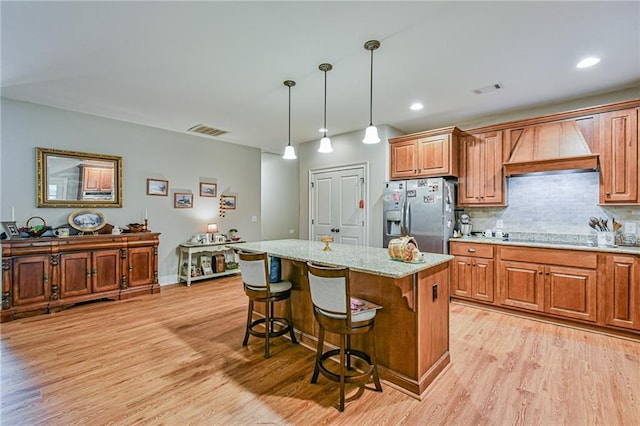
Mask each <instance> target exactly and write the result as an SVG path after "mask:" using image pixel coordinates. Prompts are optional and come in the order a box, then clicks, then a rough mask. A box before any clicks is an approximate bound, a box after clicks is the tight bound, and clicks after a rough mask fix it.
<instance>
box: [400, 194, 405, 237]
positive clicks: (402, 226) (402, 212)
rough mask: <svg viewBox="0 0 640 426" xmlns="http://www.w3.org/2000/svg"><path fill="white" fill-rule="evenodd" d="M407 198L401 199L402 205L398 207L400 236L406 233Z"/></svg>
mask: <svg viewBox="0 0 640 426" xmlns="http://www.w3.org/2000/svg"><path fill="white" fill-rule="evenodd" d="M406 214H407V200H402V207H401V209H400V236H401V237H403V236H405V235H406V234H407V226H406V224H407V215H406Z"/></svg>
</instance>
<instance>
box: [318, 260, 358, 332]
mask: <svg viewBox="0 0 640 426" xmlns="http://www.w3.org/2000/svg"><path fill="white" fill-rule="evenodd" d="M307 270H308V278H309V289H310V291H311V302H312V303H313V306H314V307H315V308H317V309H320V310H321V311H322V313H328V314H329V316H331V317H334V318H344V319H346V320H347V323H348V324H351V303H350V301H351V298H350V291H349V268H331V267H327V266H320V265H315V264H313V263H311V262H307Z"/></svg>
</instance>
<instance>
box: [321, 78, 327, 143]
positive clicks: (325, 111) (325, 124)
mask: <svg viewBox="0 0 640 426" xmlns="http://www.w3.org/2000/svg"><path fill="white" fill-rule="evenodd" d="M322 128H323V129H324V137H325V138H326V137H327V71H326V70H325V72H324V122H323V123H322Z"/></svg>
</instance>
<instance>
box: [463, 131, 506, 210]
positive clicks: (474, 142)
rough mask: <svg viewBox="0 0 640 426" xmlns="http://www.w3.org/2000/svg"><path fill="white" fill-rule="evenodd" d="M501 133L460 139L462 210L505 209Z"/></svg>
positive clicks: (475, 135)
mask: <svg viewBox="0 0 640 426" xmlns="http://www.w3.org/2000/svg"><path fill="white" fill-rule="evenodd" d="M503 157H504V153H503V145H502V131H496V132H488V133H478V134H472V135H469V134H467V135H463V136H461V137H460V161H459V162H460V177H459V179H458V205H459V206H487V205H489V206H503V205H505V194H504V187H505V182H504V172H503V169H502V162H503Z"/></svg>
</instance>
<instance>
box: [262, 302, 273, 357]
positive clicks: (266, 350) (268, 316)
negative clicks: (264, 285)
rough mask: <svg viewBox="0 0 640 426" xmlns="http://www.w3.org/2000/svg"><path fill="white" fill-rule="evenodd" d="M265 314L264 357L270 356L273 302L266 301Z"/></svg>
mask: <svg viewBox="0 0 640 426" xmlns="http://www.w3.org/2000/svg"><path fill="white" fill-rule="evenodd" d="M264 305H265V308H264V312H265V316H264V319H265V321H264V357H265V358H269V331H270V330H271V327H272V325H271V308H272V307H273V303H269V302H267V303H265V304H264Z"/></svg>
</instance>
